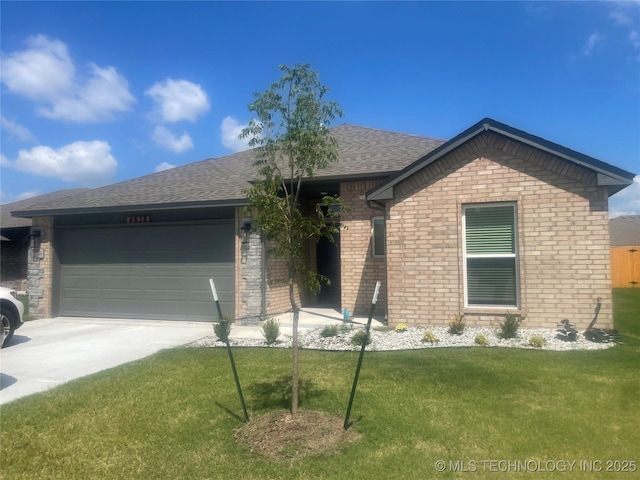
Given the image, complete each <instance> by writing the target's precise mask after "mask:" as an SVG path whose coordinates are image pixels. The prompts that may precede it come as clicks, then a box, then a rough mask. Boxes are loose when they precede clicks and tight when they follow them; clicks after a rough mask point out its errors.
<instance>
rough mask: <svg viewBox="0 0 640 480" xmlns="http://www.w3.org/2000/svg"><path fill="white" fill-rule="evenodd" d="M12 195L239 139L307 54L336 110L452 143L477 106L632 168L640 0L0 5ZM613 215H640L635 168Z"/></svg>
mask: <svg viewBox="0 0 640 480" xmlns="http://www.w3.org/2000/svg"><path fill="white" fill-rule="evenodd" d="M0 22H1V24H0V27H1V34H0V35H1V37H0V40H1V44H0V50H1V55H2V57H1V59H2V69H1V74H0V80H1V85H0V92H1V114H2V119H1V120H2V124H1V126H2V129H1V135H2V136H1V141H2V144H1V154H2V157H1V160H2V168H1V183H0V185H1V197H0V199H1V200H2V202H3V203H7V202H11V201H16V200H20V199H23V198H27V197H29V196H33V195H38V194H42V193H47V192H51V191H55V190H59V189H63V188H76V187H96V186H100V185H105V184H109V183H114V182H117V181H122V180H127V179H130V178H134V177H138V176H141V175H146V174H150V173H153V172H154V171H156V170H158V169H162V168H168V167H171V166H179V165H184V164H186V163H191V162H194V161H198V160H202V159H204V158H209V157H217V156H223V155H226V154H229V153H232V152H234V151H237V150H240V149H243V148H245V146H244V145H243V144H242V143H241V142H239V141H238V140H237V134H238V132H239V130H240V129H241V128H242V126H243V125H245V124H246V123H247V121H248V120H249V111H248V109H247V104H248V103H249V102H250V101H251V100H252V98H253V97H252V94H253V92H256V91H263V90H265V89H266V88H267V87H268V85H269V84H270V83H271V82H273V81H275V80H277V79H278V78H279V75H280V72H279V70H278V68H277V66H278V65H279V64H288V65H293V64H295V63H310V64H311V66H312V68H314V69H315V70H318V71H319V72H320V78H321V81H322V82H323V83H324V84H325V85H327V86H328V87H329V88H330V89H331V94H330V97H331V99H332V100H335V101H337V102H338V103H339V104H340V106H341V107H342V109H343V110H344V117H343V118H342V119H338V120H337V121H336V123H335V124H336V125H337V124H340V123H351V124H355V125H361V126H367V127H374V128H380V129H385V130H392V131H398V132H404V133H411V134H416V135H424V136H428V137H433V138H440V139H445V140H446V139H449V138H451V137H453V136H455V135H456V134H458V133H460V132H461V131H463V130H464V129H466V128H467V127H469V126H471V125H472V124H474V123H475V122H477V121H478V120H480V119H482V118H483V117H492V118H494V119H496V120H498V121H501V122H504V123H507V124H509V125H511V126H513V127H515V128H519V129H522V130H525V131H527V132H529V133H532V134H534V135H538V136H541V137H543V138H546V139H547V140H550V141H554V142H557V143H560V144H562V145H564V146H566V147H568V148H571V149H574V150H577V151H579V152H581V153H584V154H587V155H590V156H592V157H595V158H597V159H599V160H602V161H605V162H607V163H610V164H612V165H615V166H618V167H621V168H624V169H626V170H629V171H631V172H634V173H637V174H638V173H640V2H638V1H632V2H630V1H627V2H615V1H607V2H579V3H568V2H496V3H493V2H469V3H467V2H406V3H405V2H319V3H316V2H291V3H288V2H282V3H280V2H261V3H255V2H78V3H75V2H42V3H39V2H12V1H2V2H0ZM610 203H611V208H610V213H611V215H612V216H616V215H620V214H640V177H636V181H635V182H634V185H632V186H631V187H628V188H627V189H625V190H624V191H623V192H621V193H619V194H617V195H616V196H615V197H613V198H612V199H611V202H610Z"/></svg>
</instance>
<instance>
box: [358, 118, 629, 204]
mask: <svg viewBox="0 0 640 480" xmlns="http://www.w3.org/2000/svg"><path fill="white" fill-rule="evenodd" d="M485 132H494V133H496V134H498V135H502V136H505V137H507V138H510V139H512V140H516V141H518V142H520V143H523V144H525V145H528V146H530V147H533V148H536V149H538V150H541V151H544V152H546V153H550V154H552V155H555V156H556V157H559V158H561V159H563V160H565V161H568V162H570V163H573V164H576V165H580V166H582V167H584V168H587V169H589V170H592V171H594V172H595V173H596V174H597V184H598V186H604V187H607V188H608V191H609V195H610V196H611V195H613V194H615V193H616V192H618V191H620V190H622V189H623V188H625V187H626V186H628V185H631V183H633V178H634V176H635V174H633V173H631V172H627V171H625V170H622V169H621V168H618V167H614V166H613V165H609V164H607V163H605V162H602V161H600V160H597V159H595V158H592V157H589V156H587V155H584V154H582V153H579V152H576V151H573V150H571V149H569V148H566V147H563V146H562V145H559V144H557V143H553V142H550V141H548V140H545V139H543V138H541V137H537V136H535V135H531V134H529V133H527V132H524V131H522V130H518V129H515V128H513V127H510V126H509V125H506V124H504V123H500V122H497V121H496V120H493V119H491V118H484V119H482V120H480V121H479V122H478V123H476V124H475V125H473V126H471V127H469V128H468V129H466V130H465V131H464V132H462V133H460V134H459V135H456V136H455V137H454V138H452V139H451V140H449V141H448V142H446V143H444V144H442V145H440V146H439V147H438V148H436V149H435V150H433V151H431V152H429V153H427V154H426V155H425V156H423V157H422V158H420V159H418V160H417V161H416V162H414V163H412V164H411V165H409V166H407V167H406V168H405V169H403V170H402V171H401V172H399V173H398V174H396V175H394V176H392V177H391V178H389V179H387V180H386V181H384V182H382V183H381V184H380V185H378V186H377V187H376V188H374V189H373V190H371V191H369V192H368V193H367V200H386V199H391V198H393V188H394V186H395V185H397V184H398V183H400V182H402V181H403V180H405V179H407V178H408V177H410V176H411V175H413V174H414V173H416V172H418V171H420V170H422V169H423V168H425V167H426V166H428V165H430V164H431V163H433V162H436V161H437V160H438V159H440V158H442V157H443V156H445V155H446V154H448V153H449V152H451V151H453V150H455V149H456V148H459V147H460V146H462V145H463V144H465V143H467V142H469V141H470V140H472V139H473V138H475V137H477V136H478V135H482V134H483V133H485Z"/></svg>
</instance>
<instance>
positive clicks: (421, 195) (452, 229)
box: [387, 133, 612, 328]
mask: <svg viewBox="0 0 640 480" xmlns="http://www.w3.org/2000/svg"><path fill="white" fill-rule="evenodd" d="M607 201H608V200H607V194H606V190H605V189H604V188H598V187H597V186H596V185H595V175H594V174H593V173H591V172H589V171H588V170H586V169H583V168H581V167H579V166H574V165H570V164H568V163H567V162H564V161H562V160H560V159H557V158H555V157H553V156H551V155H547V154H545V153H542V152H540V151H537V150H534V149H532V148H530V147H527V146H526V145H523V144H520V143H519V142H514V141H511V140H508V139H506V138H505V137H502V136H499V135H496V134H493V133H485V134H483V135H481V136H478V137H475V138H474V139H473V140H471V141H470V142H468V143H466V144H464V145H462V146H461V147H460V148H458V149H456V150H454V151H452V152H451V153H449V154H448V155H446V156H445V157H443V158H442V159H440V160H438V161H437V162H436V163H435V164H432V165H430V166H428V167H426V168H424V169H423V170H421V171H420V172H417V173H416V174H415V175H413V176H412V177H410V178H408V179H407V180H405V181H404V182H402V183H400V184H399V185H397V186H396V187H395V199H394V200H393V201H391V204H390V211H389V216H388V219H387V260H388V272H387V278H388V296H389V298H390V299H391V302H390V304H389V308H388V311H389V321H390V323H391V324H392V325H393V324H396V323H399V322H407V323H410V324H413V325H425V326H426V325H446V324H447V322H448V320H449V319H450V318H452V317H453V316H454V315H455V314H457V313H460V312H462V313H464V314H465V315H466V318H467V324H469V325H479V326H480V325H482V326H484V325H486V326H497V321H498V320H499V319H501V315H503V314H504V313H505V311H504V310H500V309H496V310H490V309H469V308H465V306H464V283H463V281H464V278H463V263H462V261H463V259H462V225H461V220H462V206H463V205H464V204H468V203H484V202H516V203H517V212H518V236H519V245H518V252H519V267H520V280H521V282H520V300H521V305H520V310H513V309H512V310H510V311H511V312H515V313H521V314H522V315H526V320H525V322H524V323H523V327H529V328H533V327H548V328H553V327H555V326H556V324H557V322H559V321H560V320H562V319H564V318H569V320H570V321H571V322H572V323H574V324H575V325H576V326H577V327H578V328H586V326H587V325H588V324H589V323H590V322H591V320H592V319H593V315H594V309H595V306H596V299H597V298H598V297H600V298H601V299H602V303H603V305H602V309H601V311H600V315H599V317H598V325H599V326H601V327H610V326H612V308H611V289H610V287H611V285H610V271H609V233H608V212H607Z"/></svg>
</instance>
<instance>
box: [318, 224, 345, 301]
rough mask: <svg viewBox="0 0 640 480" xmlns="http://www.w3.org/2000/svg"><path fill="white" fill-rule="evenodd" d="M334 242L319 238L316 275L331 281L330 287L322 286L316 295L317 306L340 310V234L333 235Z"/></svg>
mask: <svg viewBox="0 0 640 480" xmlns="http://www.w3.org/2000/svg"><path fill="white" fill-rule="evenodd" d="M333 237H334V240H335V242H331V241H330V240H328V239H327V238H324V237H323V238H321V239H320V242H319V243H318V247H317V265H316V268H317V269H318V273H319V274H320V275H324V276H325V277H327V278H328V279H329V280H331V285H325V284H323V285H322V289H321V290H320V294H319V295H318V306H322V307H330V308H336V309H338V310H339V309H340V234H339V233H337V234H334V236H333Z"/></svg>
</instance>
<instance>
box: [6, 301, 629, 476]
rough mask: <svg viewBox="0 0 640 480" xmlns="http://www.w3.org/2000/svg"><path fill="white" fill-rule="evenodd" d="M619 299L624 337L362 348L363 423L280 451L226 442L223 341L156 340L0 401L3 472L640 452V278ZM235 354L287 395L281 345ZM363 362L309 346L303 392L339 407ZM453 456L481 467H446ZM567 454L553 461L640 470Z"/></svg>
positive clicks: (392, 465) (250, 376)
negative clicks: (592, 341) (531, 344)
mask: <svg viewBox="0 0 640 480" xmlns="http://www.w3.org/2000/svg"><path fill="white" fill-rule="evenodd" d="M614 299H615V305H616V309H615V315H616V326H617V327H618V328H619V329H620V330H622V331H623V333H624V334H625V337H624V338H625V344H624V345H621V346H617V347H615V348H612V349H608V350H601V351H590V352H587V351H582V352H550V351H538V350H518V349H497V348H495V349H492V348H488V349H478V348H468V349H428V350H420V351H407V352H375V353H368V354H367V355H366V356H365V361H364V364H363V368H362V371H361V375H360V381H359V384H358V391H357V394H356V398H355V402H354V406H353V410H352V412H351V419H352V420H355V423H354V426H353V427H352V428H355V429H357V430H358V431H359V432H361V433H362V434H363V435H362V438H361V439H360V440H359V441H358V442H357V443H355V444H351V445H349V446H347V447H346V448H345V449H344V450H343V451H342V452H341V453H340V454H338V455H332V456H324V457H317V458H305V459H303V460H299V461H294V462H290V463H284V464H283V463H274V462H270V461H268V460H265V459H263V458H261V457H258V456H255V455H254V454H252V453H251V452H249V451H248V450H247V448H245V447H243V446H239V445H236V444H235V443H234V440H233V431H234V429H236V428H238V427H240V426H241V425H242V421H241V417H242V411H241V408H240V405H239V400H238V398H237V394H236V391H235V386H234V382H233V378H232V375H231V371H230V368H229V363H228V358H227V356H226V351H225V350H223V349H187V348H179V349H173V350H165V351H162V352H160V353H158V354H156V355H153V356H152V357H149V358H147V359H144V360H141V361H137V362H133V363H130V364H127V365H124V366H121V367H118V368H115V369H112V370H109V371H105V372H101V373H98V374H95V375H92V376H90V377H86V378H82V379H79V380H76V381H73V382H70V383H69V384H66V385H63V386H62V387H59V388H56V389H54V390H51V391H48V392H44V393H41V394H38V395H33V396H30V397H27V398H23V399H20V400H18V401H16V402H13V403H10V404H8V405H5V406H2V407H0V414H1V416H2V417H1V418H2V439H1V441H0V462H1V465H0V472H1V475H0V476H4V477H3V478H6V479H14V478H15V479H23V478H24V479H33V478H38V479H49V478H52V479H53V478H60V479H74V478H78V479H109V478H118V479H120V478H122V479H125V478H126V479H129V478H153V479H165V478H166V479H173V478H189V479H204V478H214V479H217V478H242V479H254V478H255V479H259V478H260V479H262V478H287V479H288V478H303V479H304V478H327V479H329V478H355V479H360V478H362V479H369V478H384V479H395V478H398V479H413V478H416V479H418V478H420V479H422V478H495V476H496V475H498V476H500V472H495V471H493V472H492V471H490V468H489V465H490V464H486V465H487V468H486V469H483V464H482V461H483V460H507V461H518V460H520V461H523V462H524V461H527V460H542V461H546V460H555V461H559V460H568V461H573V460H576V461H580V460H586V461H595V460H602V461H606V460H612V461H613V460H635V461H640V456H639V455H638V451H639V450H640V448H639V446H640V419H639V415H638V411H640V379H639V376H638V372H639V371H640V342H638V343H634V341H635V339H636V338H637V337H638V333H639V330H640V326H639V325H638V324H637V317H638V312H639V311H640V289H639V290H637V291H630V290H627V291H615V292H614ZM634 319H635V320H636V321H634ZM627 340H629V341H627ZM235 360H236V364H237V367H238V371H239V373H240V377H241V381H242V384H243V387H244V390H245V398H246V401H247V405H248V408H249V414H250V415H259V414H260V413H262V412H265V411H268V410H273V409H277V408H282V399H281V395H280V392H279V391H276V390H274V387H273V383H274V381H275V380H276V379H278V378H280V377H281V376H282V375H286V374H287V373H288V372H289V368H290V351H288V350H280V349H237V350H235ZM356 362H357V353H356V352H318V351H302V352H301V365H300V371H301V373H302V374H303V376H304V379H305V380H306V381H305V382H304V384H303V386H304V388H303V392H302V399H301V407H302V408H309V409H316V410H322V411H325V412H329V413H333V414H336V415H344V413H345V410H346V406H347V401H348V398H349V392H350V388H351V382H352V381H353V373H354V370H355V366H356ZM440 459H442V460H444V461H445V462H446V466H447V471H446V472H444V473H438V472H437V471H436V469H435V467H434V465H435V462H436V461H437V460H440ZM450 461H453V462H454V463H455V462H456V461H461V462H464V465H466V466H467V467H469V466H470V465H471V462H472V461H473V462H476V463H475V466H476V471H475V472H473V473H471V472H451V471H450V469H449V462H450ZM462 465H463V464H460V466H462ZM604 465H605V464H604V463H603V466H604ZM574 468H575V470H574V471H573V472H572V473H566V474H562V473H558V472H553V473H547V474H546V476H547V478H618V477H619V478H633V476H634V474H632V473H627V474H617V476H616V474H615V473H609V474H608V473H606V472H592V473H587V472H580V471H579V470H578V469H579V464H576V465H575V467H574ZM538 474H539V475H544V474H543V473H538ZM636 474H637V473H636ZM502 477H504V478H532V473H531V472H519V473H518V472H515V471H513V470H512V471H510V472H508V473H503V474H502Z"/></svg>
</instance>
